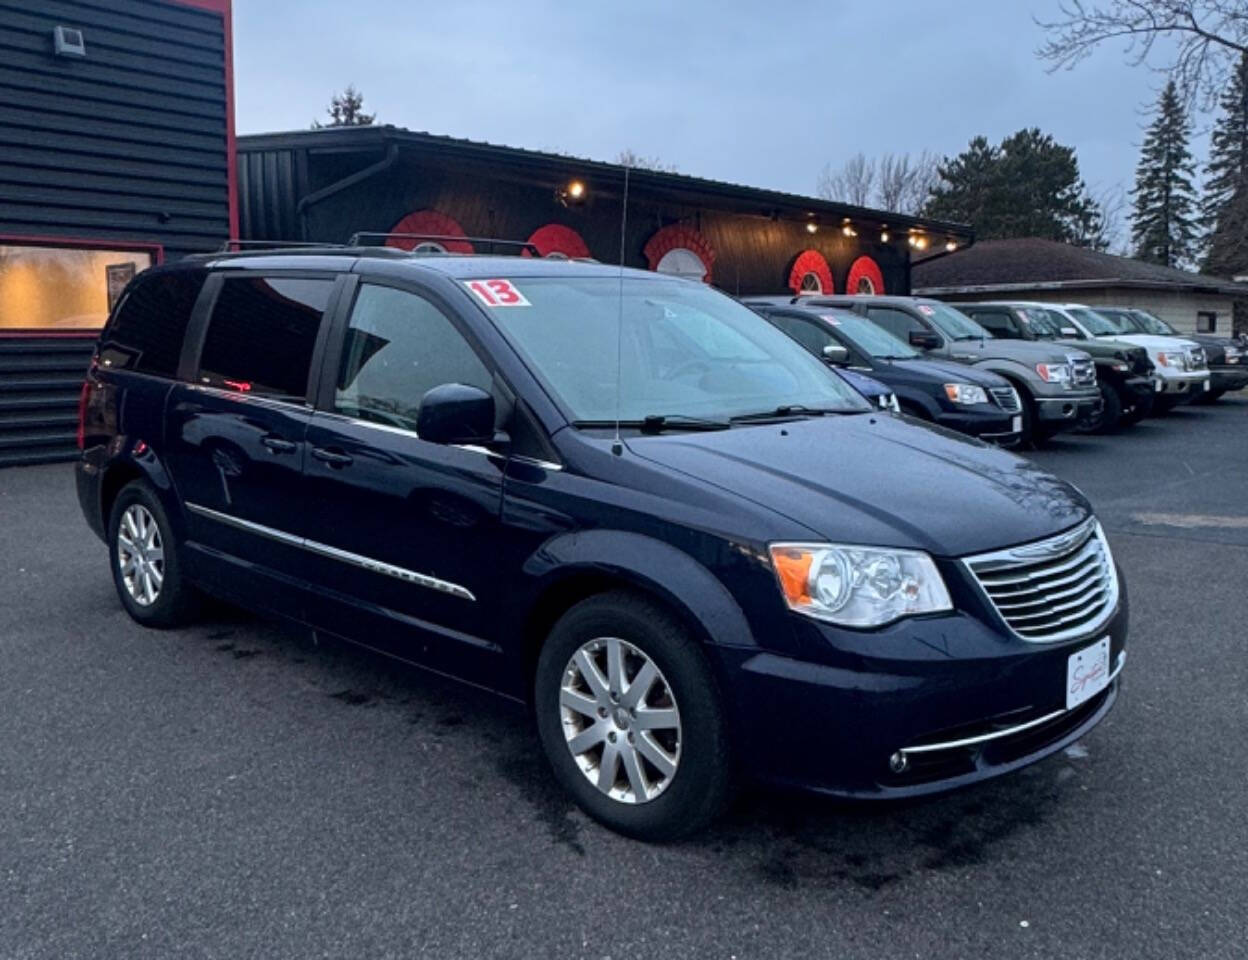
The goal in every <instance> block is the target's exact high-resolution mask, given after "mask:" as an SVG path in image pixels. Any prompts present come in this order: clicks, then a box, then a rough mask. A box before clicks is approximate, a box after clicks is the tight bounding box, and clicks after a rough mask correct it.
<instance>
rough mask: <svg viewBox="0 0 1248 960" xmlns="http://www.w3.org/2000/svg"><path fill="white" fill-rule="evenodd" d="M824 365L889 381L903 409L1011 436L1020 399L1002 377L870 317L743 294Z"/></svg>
mask: <svg viewBox="0 0 1248 960" xmlns="http://www.w3.org/2000/svg"><path fill="white" fill-rule="evenodd" d="M746 305H747V306H749V307H752V308H753V309H755V310H757V311H758V312H759V313H761V314H762V315H763V316H764V317H766V318H767V319H768V320H770V321H771V322H772V323H774V324H775V325H776V326H777V327H779V328H780V329H781V330H783V331H784V332H785V333H787V334H788V335H789V336H790V337H792V338H793V339H794V340H796V341H797V342H798V343H800V344H801V345H802V346H803V347H805V348H806V349H807V350H809V351H810V352H811V353H813V354H814V355H815V356H817V357H819V358H821V359H822V360H824V362H825V363H828V364H829V365H830V366H840V365H842V364H845V365H848V366H849V367H850V369H854V370H861V371H863V372H865V373H867V374H868V375H869V376H871V377H873V378H875V379H876V380H878V381H880V383H883V384H885V385H886V386H888V387H889V388H891V389H892V391H893V394H894V395H895V396H896V397H897V403H898V405H899V406H900V407H901V410H902V412H903V413H905V414H907V415H909V416H912V417H917V418H919V419H920V420H928V421H930V422H932V423H938V424H940V425H941V426H942V427H948V428H949V429H950V430H957V431H959V432H960V433H967V434H970V435H971V436H974V437H979V438H980V439H981V440H990V441H992V442H994V443H999V444H1001V445H1002V446H1007V447H1008V446H1013V445H1015V444H1017V443H1018V441H1019V439H1020V437H1021V435H1022V429H1023V415H1022V403H1021V401H1020V400H1019V397H1018V393H1017V392H1016V391H1015V389H1014V388H1013V387H1012V386H1010V384H1009V381H1007V380H1005V379H1003V378H1001V377H999V376H997V375H996V374H995V373H991V372H989V371H987V370H976V369H975V368H974V367H968V366H967V365H966V364H961V363H954V362H952V361H947V360H935V359H927V358H925V357H924V356H923V354H922V353H920V352H919V351H918V350H915V349H914V348H913V347H911V346H909V345H908V344H905V343H902V342H901V341H900V340H898V339H897V338H896V337H894V336H893V335H892V334H891V333H889V332H888V331H887V330H884V329H883V328H881V327H877V326H876V325H875V324H874V323H872V322H871V321H870V320H867V319H866V318H865V317H861V316H859V315H858V314H856V313H851V312H849V311H847V310H840V309H837V308H835V307H807V306H806V305H805V304H804V303H802V302H801V301H799V302H798V303H790V302H789V300H788V298H782V299H779V298H770V297H769V298H767V299H758V300H748V301H746Z"/></svg>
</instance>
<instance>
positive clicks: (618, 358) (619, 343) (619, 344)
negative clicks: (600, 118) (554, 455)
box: [611, 163, 628, 457]
mask: <svg viewBox="0 0 1248 960" xmlns="http://www.w3.org/2000/svg"><path fill="white" fill-rule="evenodd" d="M627 229H628V164H627V163H625V164H624V202H623V206H622V208H621V210H620V303H619V314H618V316H617V317H616V325H615V439H614V440H613V441H612V443H611V452H612V453H613V454H615V455H616V456H617V457H618V456H621V455H623V453H624V442H623V441H622V440H621V439H620V402H621V401H620V381H621V380H622V379H623V370H624V251H625V235H626V232H627Z"/></svg>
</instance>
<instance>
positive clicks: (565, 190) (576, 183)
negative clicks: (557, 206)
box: [555, 180, 586, 207]
mask: <svg viewBox="0 0 1248 960" xmlns="http://www.w3.org/2000/svg"><path fill="white" fill-rule="evenodd" d="M585 193H586V190H585V182H584V181H583V180H569V181H568V184H567V186H565V187H556V188H555V199H556V200H557V201H559V203H561V204H563V205H564V206H565V207H566V206H569V205H570V204H573V203H580V202H581V201H582V200H584V199H585Z"/></svg>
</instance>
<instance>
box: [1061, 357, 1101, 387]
mask: <svg viewBox="0 0 1248 960" xmlns="http://www.w3.org/2000/svg"><path fill="white" fill-rule="evenodd" d="M1066 359H1068V360H1069V361H1070V381H1071V383H1073V384H1074V385H1075V386H1076V387H1094V386H1096V364H1095V363H1094V362H1093V360H1092V358H1091V357H1076V356H1070V357H1067V358H1066Z"/></svg>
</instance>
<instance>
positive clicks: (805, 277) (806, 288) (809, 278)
mask: <svg viewBox="0 0 1248 960" xmlns="http://www.w3.org/2000/svg"><path fill="white" fill-rule="evenodd" d="M797 292H798V295H799V296H800V295H807V294H812V293H823V281H822V280H820V279H819V274H817V273H815V272H813V271H812V272H810V273H804V274H802V283H801V286H799V287H798V288H797Z"/></svg>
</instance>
